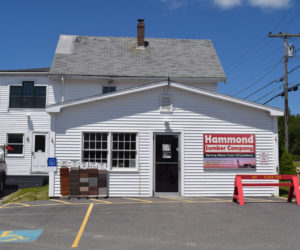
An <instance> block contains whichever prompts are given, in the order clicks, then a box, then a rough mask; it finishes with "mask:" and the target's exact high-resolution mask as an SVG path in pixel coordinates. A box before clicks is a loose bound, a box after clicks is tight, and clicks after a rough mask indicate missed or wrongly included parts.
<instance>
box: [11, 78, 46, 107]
mask: <svg viewBox="0 0 300 250" xmlns="http://www.w3.org/2000/svg"><path fill="white" fill-rule="evenodd" d="M9 107H10V108H45V107H46V86H35V84H34V82H33V81H23V82H22V85H19V86H10V94H9Z"/></svg>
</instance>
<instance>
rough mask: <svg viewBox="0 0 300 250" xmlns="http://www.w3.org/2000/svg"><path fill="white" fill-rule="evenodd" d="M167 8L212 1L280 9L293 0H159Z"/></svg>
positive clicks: (227, 6)
mask: <svg viewBox="0 0 300 250" xmlns="http://www.w3.org/2000/svg"><path fill="white" fill-rule="evenodd" d="M159 1H160V2H161V3H163V4H165V5H167V6H168V8H169V9H179V8H181V7H183V6H185V5H190V4H205V2H206V3H213V4H214V5H215V6H217V7H219V8H221V9H224V10H226V9H231V8H234V7H237V6H242V5H248V6H251V7H258V8H262V9H282V8H287V7H290V6H291V3H292V1H294V0H159Z"/></svg>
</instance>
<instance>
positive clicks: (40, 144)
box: [34, 135, 46, 152]
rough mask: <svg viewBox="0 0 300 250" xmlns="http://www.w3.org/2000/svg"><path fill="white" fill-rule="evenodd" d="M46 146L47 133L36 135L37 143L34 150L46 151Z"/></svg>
mask: <svg viewBox="0 0 300 250" xmlns="http://www.w3.org/2000/svg"><path fill="white" fill-rule="evenodd" d="M45 147H46V136H45V135H36V136H35V145H34V152H38V151H41V152H45Z"/></svg>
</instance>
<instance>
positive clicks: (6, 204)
mask: <svg viewBox="0 0 300 250" xmlns="http://www.w3.org/2000/svg"><path fill="white" fill-rule="evenodd" d="M9 204H11V203H5V204H4V205H3V206H1V207H0V208H3V207H6V206H8V205H9Z"/></svg>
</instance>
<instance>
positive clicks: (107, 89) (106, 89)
mask: <svg viewBox="0 0 300 250" xmlns="http://www.w3.org/2000/svg"><path fill="white" fill-rule="evenodd" d="M114 91H116V87H115V86H104V87H103V94H107V93H110V92H114Z"/></svg>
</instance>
